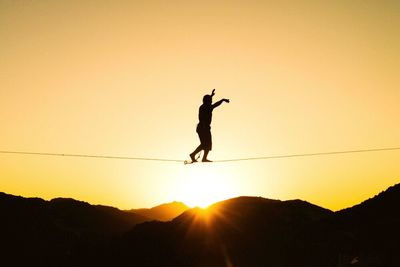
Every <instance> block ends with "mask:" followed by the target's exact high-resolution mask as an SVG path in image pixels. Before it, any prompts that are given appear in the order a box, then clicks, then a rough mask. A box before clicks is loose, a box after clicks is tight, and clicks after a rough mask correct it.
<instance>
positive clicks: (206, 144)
mask: <svg viewBox="0 0 400 267" xmlns="http://www.w3.org/2000/svg"><path fill="white" fill-rule="evenodd" d="M196 132H197V134H198V135H199V138H200V144H201V146H202V148H203V149H204V150H211V149H212V140H211V127H210V126H208V125H206V126H203V125H200V124H198V125H197V128H196Z"/></svg>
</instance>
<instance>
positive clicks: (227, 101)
mask: <svg viewBox="0 0 400 267" xmlns="http://www.w3.org/2000/svg"><path fill="white" fill-rule="evenodd" d="M222 102H226V103H229V99H225V98H224V99H221V100H220V101H217V102H215V103H214V104H213V105H212V108H213V109H214V108H216V107H218V106H219V105H221V104H222Z"/></svg>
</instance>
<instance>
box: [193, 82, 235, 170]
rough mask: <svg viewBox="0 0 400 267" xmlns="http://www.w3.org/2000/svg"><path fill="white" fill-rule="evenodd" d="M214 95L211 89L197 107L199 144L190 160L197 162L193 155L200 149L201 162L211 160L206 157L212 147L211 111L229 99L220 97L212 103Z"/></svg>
mask: <svg viewBox="0 0 400 267" xmlns="http://www.w3.org/2000/svg"><path fill="white" fill-rule="evenodd" d="M214 95H215V89H213V90H212V93H211V95H205V96H204V97H203V105H201V106H200V108H199V124H197V128H196V132H197V134H198V135H199V138H200V145H199V146H198V147H197V148H196V150H195V151H193V153H192V154H190V158H191V160H192V162H197V160H196V158H195V156H196V154H197V153H199V152H200V151H201V150H204V155H203V159H202V161H203V162H211V160H208V159H207V155H208V152H210V150H211V148H212V140H211V127H210V124H211V119H212V112H213V110H214V108H216V107H218V106H219V105H221V104H222V102H226V103H229V99H221V100H220V101H218V102H215V103H214V104H213V103H212V97H213V96H214Z"/></svg>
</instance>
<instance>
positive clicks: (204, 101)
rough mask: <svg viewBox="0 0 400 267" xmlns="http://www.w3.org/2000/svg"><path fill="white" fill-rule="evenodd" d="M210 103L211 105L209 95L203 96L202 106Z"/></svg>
mask: <svg viewBox="0 0 400 267" xmlns="http://www.w3.org/2000/svg"><path fill="white" fill-rule="evenodd" d="M211 103H212V96H210V95H205V96H203V104H206V105H211Z"/></svg>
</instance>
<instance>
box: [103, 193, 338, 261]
mask: <svg viewBox="0 0 400 267" xmlns="http://www.w3.org/2000/svg"><path fill="white" fill-rule="evenodd" d="M332 214H333V213H332V212H331V211H329V210H326V209H323V208H320V207H318V206H315V205H312V204H310V203H307V202H304V201H300V200H293V201H279V200H269V199H264V198H257V197H239V198H235V199H230V200H227V201H223V202H219V203H217V204H214V205H212V206H211V207H210V208H208V210H207V211H204V210H201V209H191V210H189V211H187V212H185V213H183V214H182V215H180V216H178V217H177V218H175V219H174V220H173V221H171V222H168V223H160V222H148V223H144V224H140V225H137V226H136V227H135V228H134V229H133V230H132V231H131V232H129V233H128V234H127V235H126V236H125V237H124V238H123V239H122V240H121V241H120V242H119V244H118V245H117V246H115V248H114V249H115V250H114V251H112V253H113V254H112V256H111V257H110V260H115V259H120V260H121V262H120V264H127V262H129V261H127V260H128V259H129V258H130V257H133V258H135V263H138V262H139V263H140V264H143V265H152V266H157V265H159V264H160V263H162V265H166V266H193V265H194V266H224V265H226V264H233V266H299V265H293V264H294V262H295V261H296V262H297V260H298V259H297V256H298V254H299V253H302V251H303V249H302V247H301V244H298V243H299V242H298V240H297V237H298V236H299V235H300V233H301V232H302V231H303V230H304V229H305V227H307V226H308V225H310V224H311V223H313V222H316V221H319V220H321V219H323V218H326V217H327V216H330V215H332ZM128 265H129V264H128ZM132 266H133V265H132Z"/></svg>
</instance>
